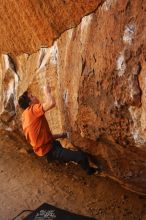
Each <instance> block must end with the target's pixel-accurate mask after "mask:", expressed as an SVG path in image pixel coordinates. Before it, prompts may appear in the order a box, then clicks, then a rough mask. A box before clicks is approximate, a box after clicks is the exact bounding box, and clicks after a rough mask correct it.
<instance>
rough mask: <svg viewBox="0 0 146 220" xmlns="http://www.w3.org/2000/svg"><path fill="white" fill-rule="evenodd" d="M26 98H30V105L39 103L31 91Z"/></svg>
mask: <svg viewBox="0 0 146 220" xmlns="http://www.w3.org/2000/svg"><path fill="white" fill-rule="evenodd" d="M28 98H29V99H30V102H29V104H30V105H32V104H37V103H39V100H38V98H37V97H36V96H34V95H32V93H31V92H28Z"/></svg>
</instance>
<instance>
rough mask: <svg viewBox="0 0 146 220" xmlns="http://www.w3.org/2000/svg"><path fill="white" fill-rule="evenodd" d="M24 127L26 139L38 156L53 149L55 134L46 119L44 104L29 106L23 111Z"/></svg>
mask: <svg viewBox="0 0 146 220" xmlns="http://www.w3.org/2000/svg"><path fill="white" fill-rule="evenodd" d="M22 127H23V131H24V134H25V137H26V140H27V141H28V142H29V143H30V144H31V145H32V147H33V150H34V152H35V153H36V154H37V155H38V156H44V155H45V154H46V153H48V152H49V151H50V150H51V149H52V142H53V140H54V139H53V136H52V133H51V131H50V128H49V125H48V122H47V120H46V117H45V114H44V111H43V107H42V104H40V103H39V104H34V105H31V106H29V107H28V108H27V109H25V110H24V112H23V113H22Z"/></svg>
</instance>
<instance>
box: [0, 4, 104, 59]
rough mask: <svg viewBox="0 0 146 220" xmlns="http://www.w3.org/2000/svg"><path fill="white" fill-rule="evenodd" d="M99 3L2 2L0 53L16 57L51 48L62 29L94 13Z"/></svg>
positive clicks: (0, 13)
mask: <svg viewBox="0 0 146 220" xmlns="http://www.w3.org/2000/svg"><path fill="white" fill-rule="evenodd" d="M102 2H103V0H88V1H83V0H75V1H71V0H53V1H52V0H9V1H6V0H3V1H1V5H0V15H1V19H0V39H1V40H0V53H11V54H13V55H18V54H22V53H32V52H35V51H36V50H38V49H40V47H42V46H45V47H48V46H51V45H52V43H53V41H54V40H55V39H57V38H58V37H59V36H60V34H61V33H63V32H64V31H65V30H66V29H68V28H71V27H74V26H76V25H77V24H79V22H80V20H81V18H82V17H83V16H85V15H86V14H88V13H90V12H92V11H94V10H96V9H97V8H98V6H99V5H100V4H101V3H102Z"/></svg>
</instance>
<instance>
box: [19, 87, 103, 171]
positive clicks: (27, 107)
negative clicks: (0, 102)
mask: <svg viewBox="0 0 146 220" xmlns="http://www.w3.org/2000/svg"><path fill="white" fill-rule="evenodd" d="M44 94H45V102H44V103H42V104H41V103H40V102H39V100H38V99H37V97H36V96H33V95H32V94H31V93H30V92H27V91H26V92H24V93H23V94H22V95H21V96H20V97H19V100H18V103H19V106H20V107H21V109H23V113H22V127H23V131H24V134H25V137H26V140H27V141H28V142H29V143H30V144H31V146H32V148H33V151H34V153H35V154H37V155H38V156H39V157H46V158H47V160H48V161H50V160H58V161H63V162H69V161H74V162H77V163H78V164H80V166H81V167H82V169H84V170H85V171H86V173H87V174H88V175H92V174H93V173H95V172H99V170H98V169H97V168H93V167H90V166H89V162H88V158H87V155H86V154H85V153H84V152H82V151H72V150H69V149H66V148H63V147H62V145H61V143H60V142H59V141H57V140H56V139H58V138H66V137H67V135H66V133H63V134H57V135H53V134H52V133H51V131H50V128H49V125H48V122H47V120H46V117H45V112H47V111H49V110H50V109H52V108H53V107H55V105H56V103H55V99H54V97H53V96H52V95H51V89H50V87H49V86H47V87H45V88H44Z"/></svg>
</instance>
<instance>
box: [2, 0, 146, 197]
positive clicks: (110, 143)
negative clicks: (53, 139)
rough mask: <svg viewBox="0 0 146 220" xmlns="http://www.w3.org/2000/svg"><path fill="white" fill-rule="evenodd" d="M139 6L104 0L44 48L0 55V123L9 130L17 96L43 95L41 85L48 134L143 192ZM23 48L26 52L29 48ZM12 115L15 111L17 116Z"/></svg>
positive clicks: (144, 102) (145, 66)
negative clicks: (58, 135) (47, 99)
mask: <svg viewBox="0 0 146 220" xmlns="http://www.w3.org/2000/svg"><path fill="white" fill-rule="evenodd" d="M145 11H146V4H145V3H144V1H142V2H141V3H140V2H139V0H135V1H132V0H131V1H130V0H120V1H118V0H117V1H116V0H107V1H105V2H104V3H103V4H102V5H101V6H100V7H99V8H98V10H96V11H95V12H94V13H91V14H89V15H88V16H85V17H83V19H82V21H81V23H80V24H79V25H78V26H77V27H76V28H72V29H70V30H68V31H66V32H64V33H63V34H62V35H61V37H60V38H59V39H58V40H57V41H56V42H55V43H54V45H53V46H52V47H50V48H41V49H40V50H39V51H38V52H36V53H34V54H32V55H28V54H22V55H20V56H17V57H13V59H12V58H11V57H10V56H8V55H2V57H1V62H0V64H1V77H2V78H1V85H2V86H1V97H0V99H1V102H0V103H1V106H0V108H1V110H0V111H1V113H2V116H1V120H2V121H3V123H4V124H5V128H6V129H8V130H10V129H12V130H14V129H15V127H16V125H15V121H16V120H11V119H13V117H14V118H15V112H17V111H16V103H17V98H18V96H19V95H20V94H21V93H22V92H23V91H25V90H26V89H27V88H29V89H30V90H31V91H32V92H33V93H34V94H35V95H38V96H39V98H40V99H43V94H42V87H43V85H44V84H45V83H49V84H50V85H51V87H52V91H53V93H54V95H55V97H56V99H57V106H58V107H57V108H56V109H55V110H52V111H51V112H50V113H48V114H47V118H48V120H49V122H50V125H51V128H52V130H53V131H54V132H58V131H62V130H63V131H64V130H67V131H70V133H71V140H72V142H73V143H74V144H75V145H76V146H78V147H79V148H82V149H84V150H85V151H87V152H88V153H90V154H92V155H93V156H95V157H96V159H97V157H98V158H100V160H101V162H102V164H103V165H104V166H105V168H106V171H105V173H104V175H108V176H110V177H111V178H113V179H116V180H117V181H119V182H120V183H121V184H122V185H124V186H125V187H126V188H129V189H130V190H132V191H136V192H139V193H141V194H146V189H145V184H146V160H145V158H146V152H145V150H146V147H145V143H146V130H145V126H146V125H145V117H146V116H145V111H146V110H145V108H146V107H145V106H146V99H145V71H146V61H145V56H146V43H145V33H146V18H145ZM30 51H31V50H30ZM17 115H18V116H17V117H18V118H19V114H17ZM3 126H4V125H3Z"/></svg>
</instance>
